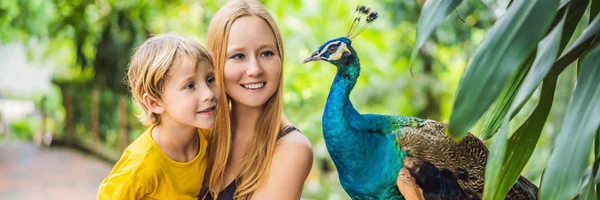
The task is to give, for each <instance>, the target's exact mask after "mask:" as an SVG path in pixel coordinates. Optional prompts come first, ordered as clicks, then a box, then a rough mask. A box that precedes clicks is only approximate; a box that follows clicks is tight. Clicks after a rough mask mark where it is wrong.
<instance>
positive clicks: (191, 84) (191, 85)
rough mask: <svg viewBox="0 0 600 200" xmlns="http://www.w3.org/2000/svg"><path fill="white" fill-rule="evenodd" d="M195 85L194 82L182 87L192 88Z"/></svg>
mask: <svg viewBox="0 0 600 200" xmlns="http://www.w3.org/2000/svg"><path fill="white" fill-rule="evenodd" d="M195 87H196V85H195V84H194V83H188V84H186V85H185V87H184V89H194V88H195Z"/></svg>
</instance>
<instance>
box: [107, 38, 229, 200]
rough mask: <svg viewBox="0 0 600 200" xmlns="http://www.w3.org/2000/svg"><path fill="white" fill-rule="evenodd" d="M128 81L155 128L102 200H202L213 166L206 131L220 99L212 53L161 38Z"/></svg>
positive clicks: (143, 51)
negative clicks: (207, 173) (209, 168)
mask: <svg viewBox="0 0 600 200" xmlns="http://www.w3.org/2000/svg"><path fill="white" fill-rule="evenodd" d="M127 76H128V82H129V86H130V88H131V94H132V96H133V97H134V99H135V101H136V103H137V104H138V106H140V107H141V109H142V110H143V113H142V114H141V115H139V116H138V118H139V119H140V121H141V122H142V123H144V124H145V125H150V127H149V128H148V129H147V130H146V131H145V132H144V133H143V134H142V135H140V136H139V137H138V138H137V139H136V140H135V141H134V142H133V143H131V144H130V145H129V146H128V147H127V149H125V151H124V152H123V155H122V156H121V159H120V160H119V161H118V162H117V164H115V166H114V168H113V169H112V171H111V172H110V174H109V175H108V177H106V178H105V179H104V181H102V184H101V185H100V189H99V191H98V199H197V196H198V193H199V191H200V189H201V188H202V181H203V179H204V172H205V170H206V165H207V155H206V149H207V142H208V139H207V138H208V131H207V130H203V129H210V128H212V126H213V124H214V121H215V116H216V108H217V96H218V89H217V85H216V83H215V78H214V73H213V69H212V60H211V57H210V55H209V53H208V51H207V50H206V49H205V48H204V47H202V46H200V45H199V44H197V43H195V42H193V41H191V40H189V39H185V38H183V37H179V36H176V35H172V34H161V35H156V36H154V37H152V38H150V39H148V40H146V41H145V42H144V43H143V44H142V45H140V46H139V47H138V48H137V49H136V50H135V52H134V54H133V56H132V58H131V62H130V64H129V69H128V72H127ZM199 128H202V129H199Z"/></svg>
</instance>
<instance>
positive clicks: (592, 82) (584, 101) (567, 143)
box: [540, 17, 600, 199]
mask: <svg viewBox="0 0 600 200" xmlns="http://www.w3.org/2000/svg"><path fill="white" fill-rule="evenodd" d="M596 18H598V17H596ZM582 63H583V64H582V66H581V67H580V70H581V71H580V72H581V73H579V76H578V78H577V85H576V86H575V92H574V95H573V98H572V99H571V102H570V103H569V106H568V108H567V112H566V115H565V118H564V121H563V125H562V126H561V129H560V132H559V133H558V136H557V139H556V144H555V148H554V150H553V152H552V154H551V155H550V159H549V161H548V165H547V168H546V170H545V174H544V179H542V188H541V189H540V197H541V199H570V198H572V197H573V196H574V195H575V193H576V192H577V189H578V185H579V183H580V181H581V180H582V178H583V175H584V174H583V173H584V171H585V168H586V166H587V159H588V156H589V155H590V151H591V147H592V141H593V139H594V135H595V131H596V130H597V128H598V125H599V124H600V87H599V85H598V83H599V82H600V46H597V47H596V48H594V49H592V50H591V51H590V52H589V53H588V55H586V56H585V58H584V60H583V62H582Z"/></svg>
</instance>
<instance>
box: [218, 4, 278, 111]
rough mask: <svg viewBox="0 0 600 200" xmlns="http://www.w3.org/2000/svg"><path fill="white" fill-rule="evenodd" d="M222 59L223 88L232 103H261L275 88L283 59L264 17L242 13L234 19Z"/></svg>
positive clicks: (252, 105)
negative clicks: (225, 52) (223, 64)
mask: <svg viewBox="0 0 600 200" xmlns="http://www.w3.org/2000/svg"><path fill="white" fill-rule="evenodd" d="M225 59H226V61H225V69H224V70H225V72H224V76H225V91H226V92H227V94H228V95H229V96H230V97H231V100H232V102H233V103H234V104H236V105H244V106H249V107H261V106H263V105H264V104H265V103H266V102H267V101H268V100H269V98H271V96H273V94H274V93H275V91H277V89H278V87H279V82H280V80H281V79H280V77H281V67H282V63H281V59H280V56H279V51H278V50H277V42H276V39H275V35H274V34H273V31H272V30H271V27H270V26H269V24H268V23H267V22H266V21H265V20H264V19H262V18H260V17H257V16H244V17H240V18H238V19H236V20H235V21H234V22H233V24H232V25H231V30H230V31H229V42H228V44H227V54H226V58H225Z"/></svg>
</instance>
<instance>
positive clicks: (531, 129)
mask: <svg viewBox="0 0 600 200" xmlns="http://www.w3.org/2000/svg"><path fill="white" fill-rule="evenodd" d="M511 3H512V4H511V5H510V7H509V8H508V9H507V13H506V14H505V15H504V16H503V17H502V18H500V20H499V21H498V22H496V23H495V24H494V26H493V27H492V28H491V29H490V30H489V31H488V34H487V35H486V37H485V39H484V40H483V42H482V43H481V45H480V46H479V48H478V53H476V54H475V55H474V56H473V58H472V59H471V61H470V63H469V65H468V67H467V69H466V70H465V72H464V74H463V77H462V79H461V80H460V83H459V87H458V90H457V94H456V98H455V104H454V108H453V110H452V116H451V118H450V124H449V130H450V134H451V135H452V136H454V137H457V138H461V137H462V135H463V134H464V133H465V132H466V131H468V130H470V129H471V128H472V126H473V125H474V124H475V123H476V122H477V121H478V120H479V119H480V117H481V114H483V112H485V111H486V110H487V114H486V117H485V118H484V119H483V124H484V129H483V136H484V138H485V139H487V138H491V137H493V136H495V138H494V139H493V143H492V147H491V154H490V157H489V158H488V163H487V168H486V180H487V181H486V185H485V190H484V196H485V197H484V198H485V199H502V198H504V196H505V195H506V194H507V192H508V190H509V189H510V187H511V186H512V185H513V184H514V183H515V181H516V180H517V178H518V176H519V175H520V173H521V171H522V170H523V169H524V167H525V166H526V163H527V160H529V159H530V157H531V155H532V153H533V152H534V148H536V147H539V146H544V145H543V143H541V144H540V142H543V141H544V140H545V139H544V140H541V141H538V140H539V139H540V136H541V135H542V131H543V129H544V127H545V125H547V124H552V122H551V121H556V119H554V120H547V119H548V117H549V116H550V117H552V116H553V115H550V113H551V112H552V110H554V108H553V106H552V105H553V99H554V96H555V89H556V91H559V90H562V89H559V88H563V87H565V86H567V87H569V86H568V85H566V84H564V83H562V84H561V81H558V79H559V75H561V74H565V76H568V74H569V73H568V70H565V68H566V67H567V66H569V65H570V64H571V63H572V62H573V61H575V60H578V59H579V65H578V70H579V71H578V72H579V73H578V78H577V85H576V86H575V88H574V93H573V94H572V96H571V97H570V103H569V106H568V108H567V111H566V115H565V116H564V118H563V121H561V122H559V124H558V126H559V127H560V129H559V130H560V131H557V137H556V139H555V142H554V144H552V147H551V148H553V151H552V154H551V156H550V159H549V161H548V162H547V165H546V170H545V173H544V176H543V178H542V179H541V182H542V184H541V189H540V198H541V199H571V198H573V197H575V196H576V195H577V196H579V197H580V198H585V199H588V198H596V196H597V194H596V192H597V191H595V189H594V188H596V187H597V186H596V185H595V184H594V183H593V181H592V179H593V178H594V176H595V174H596V173H595V171H596V170H597V165H598V164H597V162H595V164H594V170H593V171H594V173H593V174H592V173H591V172H592V171H591V170H590V171H589V173H588V175H587V176H585V177H584V172H585V169H586V168H588V167H590V163H589V161H588V160H589V157H590V154H591V153H592V151H591V149H592V148H591V147H592V141H594V135H595V133H596V131H597V130H598V126H599V125H600V117H598V116H596V115H597V113H600V104H599V102H600V100H598V99H596V98H600V92H599V91H600V87H598V84H597V83H598V82H600V73H599V69H600V66H599V64H598V63H600V60H598V57H599V56H600V46H599V45H598V41H597V39H598V38H597V37H598V31H599V30H600V17H598V15H597V13H598V12H599V9H598V1H591V4H590V1H589V0H572V1H565V0H563V1H561V2H560V3H559V2H558V1H515V2H512V1H511ZM588 5H589V7H590V9H589V12H590V13H589V16H590V23H589V25H587V24H586V23H583V24H582V23H580V21H582V19H585V18H584V15H585V12H586V10H587V8H588ZM525 10H528V11H525ZM535 12H540V13H543V14H545V15H542V14H533V13H535ZM530 14H531V15H530ZM527 15H529V17H528V16H527ZM555 16H556V18H555ZM516 19H519V20H516ZM531 19H535V20H531ZM528 20H529V21H528ZM419 23H426V22H419ZM548 26H550V27H552V28H551V29H550V31H547V30H548V28H546V27H548ZM582 26H583V27H584V28H585V29H584V30H583V32H582V33H581V35H580V36H578V37H577V34H576V33H577V30H578V29H582ZM586 26H587V27H586ZM509 33H513V34H509ZM514 33H518V34H514ZM544 35H545V37H543V38H542V37H541V36H544ZM569 41H573V42H572V43H571V44H570V45H569V47H568V48H567V49H566V50H565V51H564V52H563V51H562V50H563V49H564V48H565V47H566V46H567V45H568V43H569ZM533 50H535V51H536V52H537V53H536V54H533V53H532V52H533ZM588 51H589V52H588ZM558 52H562V54H560V56H559V57H558V58H557V53H558ZM586 52H587V53H586ZM533 55H535V59H532V58H534V57H533ZM528 58H529V59H528ZM527 60H530V61H527ZM531 61H533V62H531ZM499 66H501V67H499ZM511 77H512V78H511ZM542 80H543V84H542V88H541V91H540V92H541V94H540V97H539V100H537V101H538V102H537V105H536V106H535V107H534V108H533V110H531V111H529V109H522V108H525V107H527V106H524V105H526V104H528V103H527V100H528V99H530V97H531V96H532V94H533V92H534V91H535V89H536V88H538V86H539V85H540V83H541V81H542ZM557 83H558V85H557ZM570 89H571V90H573V88H572V87H571V88H570ZM500 91H503V92H502V93H500ZM499 94H500V95H499ZM556 94H560V93H558V92H557V93H556ZM498 95H499V96H498ZM561 95H562V94H561ZM493 102H495V104H494V105H493V106H492V107H490V105H491V104H492V103H493ZM532 103H535V102H532ZM557 103H559V102H555V103H554V107H557V108H560V107H561V104H557ZM551 108H552V110H551ZM519 111H521V112H523V113H530V114H529V115H528V117H526V118H525V120H524V121H522V122H523V123H522V124H521V126H519V127H518V128H517V129H516V130H515V131H514V132H513V133H512V134H509V132H508V131H509V122H511V120H512V119H513V117H515V116H518V115H520V114H518V113H519ZM517 118H519V117H515V118H514V119H517ZM558 118H561V117H560V116H559V117H558ZM518 122H521V121H518ZM498 127H499V128H500V129H499V131H498V132H496V131H497V129H498ZM596 140H597V138H596ZM581 183H583V184H581ZM580 184H581V185H580Z"/></svg>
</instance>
